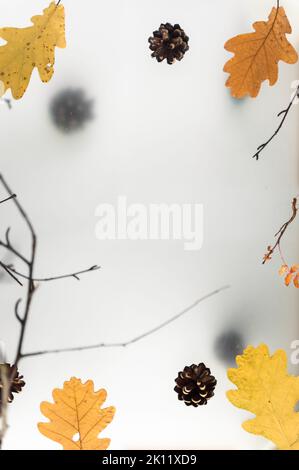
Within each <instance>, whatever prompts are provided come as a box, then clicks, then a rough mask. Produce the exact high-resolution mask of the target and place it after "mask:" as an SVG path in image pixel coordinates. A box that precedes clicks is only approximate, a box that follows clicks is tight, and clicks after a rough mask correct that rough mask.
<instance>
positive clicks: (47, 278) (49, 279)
mask: <svg viewBox="0 0 299 470" xmlns="http://www.w3.org/2000/svg"><path fill="white" fill-rule="evenodd" d="M0 265H1V266H2V267H3V268H4V269H5V270H6V271H8V272H10V273H11V274H14V275H16V276H19V277H22V278H23V279H27V280H28V281H33V282H49V281H58V280H59V279H67V278H70V277H73V278H74V279H77V281H80V277H79V276H81V275H82V274H86V273H89V272H91V271H97V270H99V269H101V266H97V265H94V266H91V268H88V269H84V270H82V271H78V272H76V273H71V274H62V275H61V276H53V277H41V278H38V277H37V278H36V277H34V278H29V276H27V275H26V274H22V273H20V272H19V271H17V270H16V269H14V268H13V267H11V266H9V265H8V264H4V263H1V264H0Z"/></svg>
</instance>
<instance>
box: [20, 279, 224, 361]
mask: <svg viewBox="0 0 299 470" xmlns="http://www.w3.org/2000/svg"><path fill="white" fill-rule="evenodd" d="M228 288H229V286H223V287H221V288H219V289H216V290H214V291H213V292H210V293H209V294H206V295H204V296H203V297H201V298H200V299H198V300H196V301H195V302H193V303H192V304H191V305H189V306H188V307H186V308H185V309H184V310H182V311H181V312H179V313H177V314H176V315H174V316H173V317H171V318H169V319H168V320H166V321H165V322H163V323H160V324H159V325H157V326H155V327H154V328H152V329H150V330H148V331H146V332H144V333H142V334H140V335H138V336H135V337H134V338H131V339H129V340H128V341H124V342H117V343H97V344H90V345H86V346H76V347H71V348H61V349H45V350H41V351H32V352H27V353H24V354H22V358H28V357H34V356H44V355H46V354H59V353H67V352H76V351H87V350H90V349H100V348H124V347H127V346H130V345H132V344H134V343H137V342H139V341H141V340H143V339H145V338H147V337H148V336H151V335H153V334H154V333H157V332H158V331H160V330H162V329H163V328H165V327H167V326H168V325H170V324H171V323H173V322H175V321H177V320H178V319H179V318H181V317H183V316H184V315H186V314H187V313H189V312H190V311H191V310H193V309H194V308H195V307H197V306H198V305H199V304H201V303H202V302H204V301H205V300H207V299H209V298H211V297H214V296H215V295H217V294H219V293H220V292H223V291H224V290H226V289H228Z"/></svg>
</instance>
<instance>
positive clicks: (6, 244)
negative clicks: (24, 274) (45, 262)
mask: <svg viewBox="0 0 299 470" xmlns="http://www.w3.org/2000/svg"><path fill="white" fill-rule="evenodd" d="M9 234H10V227H9V228H8V229H7V230H6V232H5V241H6V243H5V242H3V241H1V240H0V246H2V247H3V248H6V249H7V250H8V251H10V252H11V253H13V254H14V255H15V256H17V258H19V259H20V260H21V261H23V263H25V264H26V265H27V266H29V264H30V261H29V260H28V259H27V258H25V256H23V255H22V254H21V253H20V252H19V251H18V250H16V249H15V248H14V247H13V245H12V244H11V242H10V238H9Z"/></svg>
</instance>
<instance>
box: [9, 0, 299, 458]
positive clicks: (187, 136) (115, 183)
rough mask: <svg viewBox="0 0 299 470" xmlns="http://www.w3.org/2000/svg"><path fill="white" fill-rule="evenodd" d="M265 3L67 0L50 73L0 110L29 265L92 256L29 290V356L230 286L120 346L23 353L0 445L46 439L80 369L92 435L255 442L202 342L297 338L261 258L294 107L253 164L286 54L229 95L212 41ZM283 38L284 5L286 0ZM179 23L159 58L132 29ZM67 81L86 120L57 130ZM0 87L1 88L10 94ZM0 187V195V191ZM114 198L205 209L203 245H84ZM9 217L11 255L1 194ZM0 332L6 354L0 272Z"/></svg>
mask: <svg viewBox="0 0 299 470" xmlns="http://www.w3.org/2000/svg"><path fill="white" fill-rule="evenodd" d="M274 3H275V2H274V0H272V1H271V0H264V1H262V2H261V1H260V0H246V1H245V0H244V1H242V2H240V1H237V0H225V1H224V0H212V1H211V0H187V1H184V2H182V1H179V0H153V1H151V2H145V1H144V0H143V1H140V0H109V1H104V0H98V1H92V0H84V1H79V0H72V1H71V0H65V2H64V4H65V8H66V18H67V43H68V47H67V49H65V50H62V49H57V51H56V65H55V75H54V77H53V79H52V81H51V82H50V83H49V84H46V85H45V84H42V83H41V82H40V81H39V78H38V76H37V73H36V72H35V73H34V76H33V78H32V80H31V83H30V86H29V88H28V91H27V93H26V95H25V96H24V98H23V99H22V100H20V101H18V102H14V103H13V109H12V110H11V111H8V110H7V109H6V107H5V106H2V107H1V109H0V122H1V152H0V159H1V166H0V169H1V172H3V173H4V175H5V177H6V179H7V180H8V181H9V183H10V184H11V186H12V187H13V189H14V190H15V191H16V192H17V194H18V196H19V199H20V201H21V202H22V204H23V205H24V206H25V208H26V209H27V211H28V213H29V214H30V216H31V218H32V221H33V222H34V226H35V228H36V231H37V233H38V259H37V266H36V274H37V275H38V276H45V275H52V274H61V273H63V272H70V271H73V270H76V269H80V268H84V267H88V266H90V265H92V264H95V263H98V264H101V266H102V267H103V269H102V270H101V271H100V272H98V273H93V274H88V275H86V276H85V277H83V278H82V280H81V282H80V283H78V282H77V281H75V280H73V279H70V280H66V281H61V282H56V283H52V284H47V285H43V286H40V289H39V290H38V291H37V293H36V296H35V299H34V303H33V306H32V311H31V317H30V322H29V325H28V331H27V334H26V341H25V349H26V350H27V351H28V350H29V349H30V350H35V349H44V348H52V347H67V346H76V345H84V344H88V343H94V342H98V341H108V342H113V341H122V340H128V339H130V338H131V337H134V336H136V335H138V334H140V333H142V332H144V331H146V330H147V329H150V328H152V327H154V326H155V325H157V324H158V323H160V322H162V321H164V320H166V319H168V318H169V317H171V316H172V315H174V314H175V313H177V312H179V311H180V310H181V309H183V308H185V307H186V306H188V305H189V304H191V303H192V302H193V301H195V300H196V299H197V298H199V297H200V296H202V295H204V294H206V293H208V292H209V291H211V290H213V289H215V288H218V287H221V286H222V285H225V284H230V285H231V288H230V289H229V290H228V291H226V292H224V293H222V294H219V296H217V297H215V298H213V299H211V300H208V301H207V302H205V303H204V304H202V305H200V306H199V307H197V308H196V309H195V310H193V311H192V312H190V313H189V314H188V315H186V316H185V317H183V318H182V319H180V320H179V321H178V322H176V323H174V324H172V325H171V326H169V327H168V328H166V329H164V330H161V331H160V332H158V333H157V334H155V335H154V336H152V337H150V338H148V339H145V340H144V341H143V342H140V343H137V344H135V345H132V346H130V347H128V348H127V349H125V350H121V349H101V350H96V351H89V352H81V353H70V354H63V355H52V356H45V357H40V358H35V359H27V360H24V362H23V363H21V371H22V373H23V374H24V376H25V379H26V382H27V384H26V388H25V389H24V392H23V393H22V394H21V395H20V396H18V397H17V398H16V400H15V402H14V403H13V405H12V406H11V407H10V413H9V424H10V429H9V432H8V433H7V436H6V440H5V445H4V447H5V448H6V449H56V448H59V445H58V444H56V443H54V442H52V441H50V440H48V439H46V438H45V437H44V436H42V435H41V434H39V432H38V430H37V423H38V422H39V421H41V420H43V417H42V416H41V413H40V411H39V404H40V402H41V401H43V400H51V391H52V389H53V388H55V387H61V386H62V384H63V382H64V380H67V379H69V378H70V377H71V376H77V377H79V378H82V379H83V380H86V379H93V380H94V382H95V385H96V387H97V388H101V387H104V388H106V389H107V391H108V400H107V404H109V405H115V406H116V408H117V414H116V416H115V419H114V422H113V423H112V424H111V425H110V426H109V427H108V428H107V429H106V430H105V431H104V433H103V436H105V437H110V438H111V440H112V442H111V446H110V448H111V449H138V448H143V449H159V448H160V449H161V448H164V449H167V448H171V449H196V448H198V449H215V448H223V449H231V448H238V449H248V448H249V449H253V448H264V447H267V446H268V442H267V441H265V440H264V439H263V438H259V437H256V436H253V435H250V434H247V433H246V432H245V431H243V430H242V428H241V421H242V420H243V419H244V418H246V417H248V416H249V414H248V413H246V412H243V411H241V410H239V409H237V408H234V407H233V406H232V405H231V404H230V403H229V402H228V401H227V399H226V397H225V391H226V390H228V389H229V388H230V387H231V384H230V383H229V382H228V380H227V378H226V365H225V364H224V363H223V362H222V361H221V360H219V359H218V358H217V357H216V356H215V353H214V342H215V339H216V338H217V336H219V334H221V333H223V332H225V331H230V330H231V329H232V328H235V329H237V330H238V331H241V332H242V334H243V335H244V338H245V342H246V344H249V343H250V344H254V345H258V344H259V343H260V342H266V343H267V344H268V345H269V347H270V348H271V350H272V351H274V350H275V349H277V348H280V347H283V348H285V349H286V351H287V352H288V354H289V353H290V343H291V341H292V340H294V339H297V338H298V335H299V328H298V321H297V316H298V291H296V290H295V289H293V288H289V289H287V288H286V287H284V285H283V282H282V280H281V279H280V278H279V277H278V274H277V270H278V268H279V263H280V260H279V257H276V258H275V259H274V260H273V262H272V263H271V264H269V265H267V266H262V265H261V258H262V256H263V254H264V252H265V249H266V246H267V244H269V243H271V242H272V240H273V235H274V233H275V230H276V229H278V228H279V226H280V225H281V224H282V222H284V220H285V219H286V218H287V217H288V215H289V212H290V201H291V199H292V197H293V196H295V195H296V194H298V192H299V191H298V107H297V108H294V109H293V110H292V113H291V114H290V116H289V118H288V121H287V123H286V125H285V127H284V129H283V130H282V131H281V133H280V135H279V136H278V138H277V139H276V140H275V141H274V142H273V144H272V145H271V146H270V147H269V148H268V149H267V150H266V151H265V152H264V154H263V155H262V158H261V160H260V161H259V162H258V163H257V162H256V161H254V160H252V159H251V154H253V153H254V151H255V148H256V147H257V145H258V144H260V143H262V142H263V141H264V140H265V138H266V137H268V136H269V135H270V134H271V133H272V131H273V130H274V128H275V126H276V125H277V123H278V122H277V119H276V117H275V116H276V114H277V113H278V112H279V111H280V110H281V109H283V108H284V107H285V106H286V105H287V103H288V102H289V99H290V95H291V91H292V90H291V83H292V81H293V80H296V79H298V78H299V73H298V64H297V65H293V66H290V65H286V64H280V66H279V68H280V77H279V81H278V83H277V85H276V86H275V87H272V88H270V87H268V85H267V84H264V86H263V87H262V90H261V93H260V95H259V97H258V98H257V99H255V100H253V99H245V100H243V101H235V100H233V99H232V98H231V97H230V95H229V92H228V90H227V89H226V88H225V86H224V84H225V80H226V78H227V77H226V74H224V73H223V72H222V68H223V65H224V63H225V62H226V60H227V59H228V58H229V57H230V54H229V53H227V52H226V51H225V50H224V48H223V44H224V42H225V41H226V40H227V39H229V38H230V37H232V36H234V35H236V34H239V33H242V32H244V33H245V32H250V31H251V24H252V22H253V21H256V20H263V19H266V18H267V16H268V14H269V12H270V10H271V7H272V6H273V5H274ZM47 5H48V3H47V1H46V0H10V1H8V0H2V1H1V25H3V26H19V27H24V26H27V25H29V24H30V23H29V18H30V17H31V16H32V15H35V14H39V13H40V12H41V11H42V9H43V8H45V7H46V6H47ZM284 6H285V8H286V11H287V14H288V16H289V18H290V21H291V23H292V25H293V28H294V30H293V35H292V36H291V41H292V43H293V44H294V46H295V47H296V48H297V49H298V46H299V26H298V24H299V23H298V18H299V6H298V2H297V1H296V0H286V1H285V2H284ZM167 21H169V22H172V23H174V22H179V23H180V24H181V26H182V27H183V28H184V29H185V31H186V32H187V34H189V36H190V51H189V52H188V53H187V54H186V56H185V58H184V60H183V61H182V62H181V63H177V64H175V65H173V66H168V65H167V64H165V63H162V64H158V63H157V62H156V61H154V59H151V57H150V51H149V49H148V44H147V39H148V37H149V36H150V35H151V33H152V31H153V30H154V29H157V28H158V27H159V25H160V23H161V22H167ZM66 87H74V88H83V89H84V90H85V91H86V94H87V96H89V97H91V98H93V99H94V100H95V115H96V119H94V121H93V122H92V123H90V125H88V126H87V127H86V130H85V131H83V132H80V133H78V134H76V135H73V136H65V135H63V134H61V133H60V132H59V131H57V130H56V129H55V127H54V126H53V125H52V123H51V121H50V118H49V113H48V106H49V102H50V100H51V98H52V96H54V95H55V93H57V92H58V91H60V90H61V89H63V88H66ZM8 96H9V94H8ZM0 195H1V196H5V192H4V191H2V190H1V193H0ZM119 195H126V196H127V198H128V202H129V203H144V204H148V203H162V202H164V203H173V202H176V203H183V202H189V203H192V202H194V203H195V202H197V203H203V204H204V211H205V227H204V246H203V248H202V250H201V251H199V252H186V251H184V250H183V244H182V243H181V242H172V241H168V242H165V241H160V242H159V241H156V242H146V241H143V242H130V241H122V242H121V241H118V242H107V241H106V242H100V241H98V240H97V239H96V237H95V234H94V230H95V224H96V218H95V216H94V212H95V208H96V207H97V206H98V204H100V203H102V202H110V203H112V204H113V203H115V202H116V200H117V197H118V196H119ZM9 225H12V226H13V230H12V236H13V237H14V241H15V243H16V245H17V247H18V248H20V249H22V250H24V251H26V249H27V247H28V241H29V240H28V238H27V236H26V235H25V233H26V228H25V227H24V225H23V224H22V221H20V220H19V216H18V214H17V212H15V210H14V209H13V206H12V205H10V206H8V205H6V207H4V206H3V207H1V233H4V231H5V229H6V227H7V226H9ZM298 229H299V228H298V224H297V225H296V224H294V227H291V228H290V230H289V233H288V236H287V238H286V239H285V241H284V244H283V246H284V248H285V254H286V257H287V259H288V260H289V262H290V263H295V262H298V261H299V258H298V256H299V250H298V246H297V245H296V244H295V241H297V239H298ZM0 292H1V296H0V305H1V309H0V311H1V314H0V315H1V339H2V340H3V341H5V343H6V347H7V356H8V359H9V360H13V357H14V353H15V347H16V340H17V336H18V324H17V322H16V320H15V318H14V315H13V306H14V302H15V300H16V299H17V298H18V297H20V294H21V292H20V288H19V287H18V286H16V285H15V284H14V283H12V282H9V281H7V282H4V278H3V279H1V283H0ZM201 361H203V362H205V363H206V365H207V366H209V367H210V368H211V370H212V372H213V373H214V375H215V376H216V377H217V379H218V386H217V390H216V392H217V393H216V395H215V397H214V398H213V399H212V400H211V401H210V402H209V404H208V406H206V407H202V408H200V409H194V408H192V409H191V408H187V407H186V406H184V404H182V403H181V402H179V401H178V400H177V397H176V394H175V392H174V391H173V386H174V378H175V377H176V375H177V372H178V371H179V370H181V368H182V367H184V366H185V365H189V364H192V363H193V362H201Z"/></svg>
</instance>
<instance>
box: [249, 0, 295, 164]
mask: <svg viewBox="0 0 299 470" xmlns="http://www.w3.org/2000/svg"><path fill="white" fill-rule="evenodd" d="M278 6H279V4H278ZM296 98H299V85H298V87H297V90H296V91H295V92H294V96H293V97H292V99H291V101H290V103H289V105H288V107H287V108H286V109H284V110H283V111H281V112H280V113H279V114H278V115H277V117H281V116H282V119H281V121H280V123H279V126H278V127H277V129H276V131H275V132H274V133H273V134H272V135H271V137H270V138H269V139H268V140H267V141H266V142H265V143H264V144H262V145H260V146H259V147H258V148H257V152H256V153H255V154H254V155H253V157H252V158H255V159H256V160H258V159H259V158H260V154H261V153H262V152H263V150H264V149H265V148H266V147H267V146H268V145H269V144H270V142H272V140H273V139H274V138H275V137H276V136H277V134H278V133H279V131H280V130H281V128H282V126H283V125H284V122H285V120H286V118H287V117H288V114H289V112H290V111H291V108H292V106H293V104H294V102H295V99H296Z"/></svg>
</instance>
